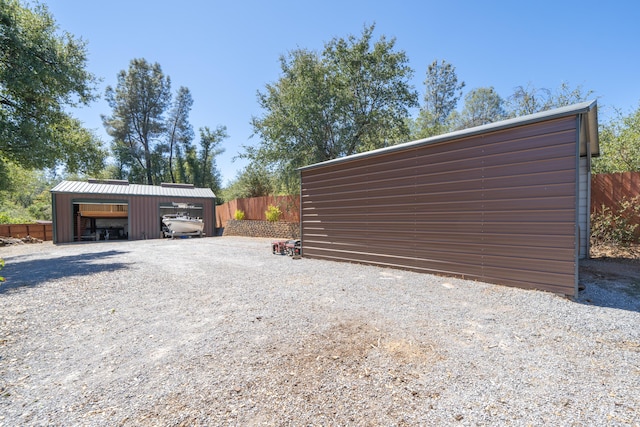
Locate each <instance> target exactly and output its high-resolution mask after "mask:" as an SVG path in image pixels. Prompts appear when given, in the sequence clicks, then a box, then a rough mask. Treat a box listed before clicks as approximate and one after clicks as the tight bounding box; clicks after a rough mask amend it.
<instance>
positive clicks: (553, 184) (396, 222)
mask: <svg viewBox="0 0 640 427" xmlns="http://www.w3.org/2000/svg"><path fill="white" fill-rule="evenodd" d="M598 154H599V145H598V123H597V105H596V102H595V101H593V102H585V103H580V104H575V105H572V106H569V107H565V108H560V109H556V110H551V111H547V112H543V113H538V114H533V115H529V116H524V117H520V118H516V119H511V120H505V121H501V122H497V123H492V124H489V125H485V126H480V127H476V128H471V129H466V130H462V131H457V132H453V133H449V134H446V135H440V136H436V137H432V138H428V139H424V140H419V141H415V142H410V143H405V144H400V145H396V146H392V147H388V148H383V149H379V150H374V151H370V152H366V153H360V154H356V155H352V156H348V157H343V158H340V159H335V160H331V161H328V162H323V163H318V164H315V165H311V166H307V167H304V168H302V169H301V216H300V217H301V234H302V251H303V252H302V253H303V256H304V257H309V258H323V259H331V260H338V261H349V262H361V263H367V264H375V265H382V266H391V267H398V268H406V269H410V270H417V271H424V272H433V273H439V274H445V275H455V276H462V277H465V278H470V279H476V280H480V281H484V282H489V283H497V284H505V285H511V286H518V287H523V288H536V289H544V290H549V291H552V292H557V293H562V294H566V295H575V294H576V293H577V287H578V259H580V258H584V257H587V256H588V253H589V239H588V236H589V227H590V224H589V205H590V203H589V198H590V164H591V157H592V156H595V155H598Z"/></svg>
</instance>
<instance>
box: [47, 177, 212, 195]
mask: <svg viewBox="0 0 640 427" xmlns="http://www.w3.org/2000/svg"><path fill="white" fill-rule="evenodd" d="M51 192H52V193H78V194H117V195H127V196H165V197H195V198H201V199H214V198H215V197H216V195H215V194H213V191H211V189H210V188H196V187H193V188H189V187H181V188H175V187H161V186H158V185H142V184H128V185H122V184H107V183H96V182H85V181H62V182H60V183H59V184H58V185H56V186H55V187H53V188H52V189H51Z"/></svg>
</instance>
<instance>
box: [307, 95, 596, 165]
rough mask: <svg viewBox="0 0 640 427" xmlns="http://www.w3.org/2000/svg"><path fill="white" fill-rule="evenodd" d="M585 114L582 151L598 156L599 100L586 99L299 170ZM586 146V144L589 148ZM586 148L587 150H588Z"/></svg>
mask: <svg viewBox="0 0 640 427" xmlns="http://www.w3.org/2000/svg"><path fill="white" fill-rule="evenodd" d="M579 114H584V115H585V116H586V118H587V120H586V121H585V125H586V127H587V128H586V130H587V133H584V132H582V134H583V135H584V137H585V138H586V139H585V140H582V138H581V141H580V143H581V149H580V152H581V153H582V151H583V150H582V144H584V143H586V142H587V141H588V142H589V143H590V144H591V150H590V151H591V154H592V155H593V156H597V155H599V153H600V147H599V142H598V116H597V101H596V100H592V101H585V102H581V103H578V104H572V105H568V106H566V107H561V108H556V109H553V110H547V111H542V112H539V113H534V114H529V115H526V116H521V117H515V118H513V119H507V120H501V121H499V122H494V123H489V124H486V125H482V126H476V127H472V128H468V129H461V130H458V131H454V132H450V133H446V134H442V135H436V136H432V137H429V138H424V139H419V140H416V141H410V142H404V143H402V144H398V145H392V146H391V147H384V148H378V149H376V150H371V151H366V152H363V153H357V154H352V155H350V156H345V157H339V158H337V159H332V160H327V161H325V162H320V163H314V164H311V165H307V166H303V167H300V168H298V170H299V171H304V170H309V169H315V168H318V167H324V166H328V165H333V164H336V163H342V162H348V161H351V160H356V159H361V158H364V157H369V156H376V155H380V154H386V153H392V152H394V151H398V150H404V149H407V148H415V147H420V146H422V145H427V144H434V143H438V142H447V141H450V140H454V139H458V138H463V137H469V136H474V135H478V134H483V133H487V132H495V131H498V130H504V129H509V128H513V127H516V126H523V125H528V124H532V123H538V122H542V121H546V120H553V119H557V118H560V117H566V116H573V115H579ZM585 148H586V147H585ZM585 151H586V150H585Z"/></svg>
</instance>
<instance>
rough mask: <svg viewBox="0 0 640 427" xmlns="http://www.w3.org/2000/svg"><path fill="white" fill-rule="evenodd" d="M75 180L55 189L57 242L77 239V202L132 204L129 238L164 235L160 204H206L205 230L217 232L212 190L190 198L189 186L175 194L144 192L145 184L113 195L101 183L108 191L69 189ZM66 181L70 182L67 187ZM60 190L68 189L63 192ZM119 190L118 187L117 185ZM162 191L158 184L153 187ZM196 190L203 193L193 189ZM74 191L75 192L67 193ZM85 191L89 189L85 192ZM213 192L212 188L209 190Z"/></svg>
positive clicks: (203, 213) (55, 234)
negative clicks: (75, 224) (75, 210)
mask: <svg viewBox="0 0 640 427" xmlns="http://www.w3.org/2000/svg"><path fill="white" fill-rule="evenodd" d="M71 183H72V182H71V181H65V182H64V183H63V184H62V185H59V186H57V187H56V188H54V189H52V190H51V193H52V198H53V203H52V204H53V218H54V243H67V242H73V241H74V240H75V239H74V231H75V230H74V217H73V205H74V203H75V204H79V203H83V202H85V203H126V204H127V205H128V239H129V240H141V239H155V238H160V237H161V232H160V206H161V205H171V203H172V202H176V203H189V204H196V205H202V207H203V209H202V218H203V221H204V232H205V234H206V235H208V236H214V235H215V196H213V193H212V192H211V197H187V196H186V194H189V190H188V189H184V190H181V192H179V193H176V195H174V196H159V195H141V194H140V188H141V187H151V186H132V187H134V188H133V189H126V188H123V189H121V190H120V191H121V192H124V191H135V192H137V193H138V194H109V190H110V189H111V190H113V189H112V188H111V187H108V186H106V187H105V185H101V187H100V188H102V189H104V190H105V191H104V193H101V194H100V193H96V192H91V193H90V192H86V191H88V189H87V188H86V186H80V187H78V189H77V191H78V192H73V191H71V190H68V189H69V187H70V184H71ZM64 184H67V185H66V186H65V185H64ZM74 184H75V183H74ZM113 187H118V186H113ZM60 189H62V190H64V191H65V192H60ZM115 190H118V189H117V188H115ZM152 190H154V191H158V187H155V188H152ZM193 190H194V193H196V194H199V192H198V191H197V190H199V189H193ZM66 191H71V192H66ZM82 191H85V192H82ZM166 191H167V192H168V193H172V192H173V193H175V192H176V190H175V189H167V190H166ZM209 192H210V190H209Z"/></svg>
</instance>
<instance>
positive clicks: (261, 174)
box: [222, 164, 277, 201]
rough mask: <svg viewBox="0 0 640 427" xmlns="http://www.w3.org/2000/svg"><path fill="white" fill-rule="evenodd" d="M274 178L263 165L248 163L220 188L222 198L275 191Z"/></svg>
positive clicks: (236, 197)
mask: <svg viewBox="0 0 640 427" xmlns="http://www.w3.org/2000/svg"><path fill="white" fill-rule="evenodd" d="M275 181H276V178H275V177H274V175H273V174H272V173H271V172H270V171H269V170H268V169H267V168H265V167H263V166H260V165H257V164H250V165H248V166H247V167H245V168H244V169H243V170H242V171H240V172H239V173H238V175H237V176H236V178H235V179H234V180H233V181H232V182H231V183H230V184H229V185H227V187H226V188H225V189H224V190H222V197H223V198H224V200H227V201H229V200H235V199H244V198H247V197H260V196H268V195H271V194H274V193H276V188H277V187H276V184H275Z"/></svg>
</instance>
